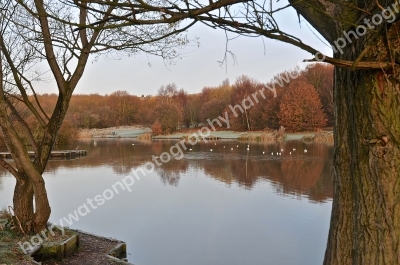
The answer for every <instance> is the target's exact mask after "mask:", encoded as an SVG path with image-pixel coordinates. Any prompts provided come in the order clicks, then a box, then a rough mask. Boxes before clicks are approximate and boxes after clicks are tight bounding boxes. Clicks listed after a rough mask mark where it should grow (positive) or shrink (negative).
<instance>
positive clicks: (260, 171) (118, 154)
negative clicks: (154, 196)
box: [0, 140, 333, 202]
mask: <svg viewBox="0 0 400 265" xmlns="http://www.w3.org/2000/svg"><path fill="white" fill-rule="evenodd" d="M132 143H134V145H132ZM175 143H176V142H173V141H171V142H170V141H153V142H137V141H135V142H134V141H132V140H97V141H96V145H94V142H93V141H87V142H80V143H79V146H80V149H85V150H87V151H88V156H87V157H85V158H82V159H77V160H71V161H62V162H60V161H52V162H50V163H49V164H48V167H47V169H46V171H47V172H54V173H56V171H57V169H58V168H80V167H84V168H85V167H86V168H90V167H93V168H94V167H99V166H107V167H111V168H112V169H113V171H114V172H115V173H116V174H119V175H128V174H130V170H131V169H133V168H136V167H138V166H142V165H144V164H145V163H146V162H152V155H155V156H160V154H161V153H162V152H169V149H170V147H171V146H172V145H174V144H175ZM218 144H219V143H218ZM218 144H217V145H216V146H215V145H214V143H209V144H199V145H196V146H193V151H192V152H191V153H190V155H191V156H190V157H189V155H187V156H186V158H183V159H181V160H175V159H171V161H170V162H168V163H166V164H163V165H162V166H160V167H158V166H156V173H157V174H158V175H159V177H160V180H161V181H162V182H163V183H164V184H166V185H173V186H177V185H178V183H179V180H180V178H181V176H182V174H184V173H185V172H187V171H188V170H189V169H190V168H192V169H193V168H194V169H196V170H199V171H203V172H204V173H205V174H206V175H207V176H209V177H212V178H214V179H216V180H219V181H221V182H224V183H227V184H228V185H231V184H232V183H237V184H238V185H239V186H242V187H244V188H246V189H252V188H253V187H254V186H255V185H256V184H257V182H259V181H262V180H266V181H268V182H271V183H272V186H273V187H274V188H275V191H276V192H277V193H278V194H281V195H290V196H307V197H308V198H310V199H311V200H313V201H318V202H319V201H324V200H327V199H329V198H331V197H332V193H333V191H332V190H333V188H332V177H331V163H332V156H333V148H330V147H327V146H325V145H323V144H312V145H307V144H305V143H302V142H299V141H289V142H285V143H272V144H254V143H252V144H250V152H247V151H246V147H247V144H244V143H237V142H234V144H233V143H231V145H230V146H226V148H223V147H222V146H221V145H220V144H219V145H218ZM225 144H226V145H228V144H229V143H228V142H225V143H223V144H222V145H225ZM76 145H77V144H73V145H72V146H71V147H70V148H71V149H72V147H73V148H75V147H76ZM237 145H239V147H237ZM230 147H234V150H233V151H231V148H230ZM211 148H212V149H213V150H214V152H212V153H211V152H210V149H211ZM293 148H296V149H297V150H296V152H293V151H292V152H293V154H292V156H290V155H288V152H289V151H290V150H292V149H293ZM304 148H307V150H308V153H307V154H306V155H305V154H304V153H303V150H304ZM280 149H285V152H284V155H282V156H281V157H277V156H276V155H274V156H273V157H272V156H271V152H274V153H275V152H277V151H280ZM263 151H265V152H266V154H265V155H262V152H263ZM188 153H189V151H188V152H187V154H188ZM5 175H8V173H7V172H6V171H5V170H4V169H2V168H0V176H5ZM0 180H1V178H0Z"/></svg>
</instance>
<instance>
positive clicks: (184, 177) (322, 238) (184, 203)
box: [0, 139, 333, 265]
mask: <svg viewBox="0 0 400 265" xmlns="http://www.w3.org/2000/svg"><path fill="white" fill-rule="evenodd" d="M132 143H134V145H132ZM175 143H176V142H173V141H154V142H148V143H147V142H139V141H135V140H122V139H119V140H99V141H87V142H79V143H78V144H79V146H80V147H79V149H86V150H87V151H88V156H87V157H86V158H82V159H78V160H70V161H51V162H50V163H49V165H48V168H47V171H46V173H45V175H44V177H45V180H46V186H47V189H48V194H49V199H50V203H51V206H52V215H51V218H50V219H51V221H52V222H54V223H59V220H60V219H61V218H63V217H67V216H68V214H69V213H73V212H74V210H77V209H78V207H79V206H81V205H83V204H84V203H85V202H86V200H87V199H88V198H91V199H93V198H94V197H95V196H96V195H98V194H102V193H103V192H104V191H105V190H106V189H110V188H111V186H112V185H113V184H114V183H115V182H116V181H120V180H122V179H123V178H124V177H125V176H127V175H129V174H130V171H131V170H132V169H134V168H137V167H140V166H142V165H143V164H144V163H146V162H149V161H151V156H152V155H160V154H161V153H162V152H164V151H168V150H169V148H170V147H171V146H172V145H174V144H175ZM215 144H216V145H215ZM224 146H225V148H224ZM75 147H76V144H75V145H74V146H70V148H72V149H75ZM191 148H192V149H193V150H192V151H189V150H188V151H185V156H184V158H183V159H181V160H171V161H170V162H169V163H167V164H165V165H163V166H161V167H157V168H156V170H155V172H153V173H150V174H148V175H146V176H145V177H142V178H141V179H140V180H136V181H135V184H134V185H133V186H132V192H128V191H121V192H120V193H119V194H118V195H115V196H114V197H113V198H112V199H111V200H109V201H106V202H105V203H104V204H103V205H101V206H98V208H97V209H91V208H90V209H91V212H90V213H89V214H87V215H86V216H84V217H80V219H79V221H77V222H74V224H73V225H71V227H72V228H76V229H81V230H85V231H88V232H92V233H96V234H99V235H103V236H107V237H113V238H117V239H120V240H123V241H125V242H127V244H128V253H129V254H128V258H129V261H130V262H132V263H134V264H135V265H188V264H190V265H200V264H201V265H204V264H208V265H228V264H229V265H235V264H238V265H239V264H240V265H242V264H249V265H265V264H271V265H281V264H282V265H292V264H304V265H313V264H315V265H317V264H322V260H323V255H324V251H325V246H326V240H327V235H328V228H329V218H330V211H331V197H332V183H331V175H330V174H331V161H332V154H333V148H332V147H329V146H326V145H323V144H305V143H302V142H297V141H290V142H286V143H280V144H278V143H276V144H275V143H274V144H258V143H250V148H249V151H247V150H246V148H247V143H243V142H236V141H217V142H209V143H202V144H198V145H196V146H193V147H191ZM231 148H233V150H231ZM293 148H296V151H295V152H293V151H292V150H293ZM210 149H213V151H212V152H211V151H210ZM280 149H284V152H283V154H282V156H277V155H276V152H280ZM304 149H307V150H308V152H307V153H304V152H303V150H304ZM289 151H292V155H289ZM263 152H265V154H263ZM271 152H274V155H271ZM14 184H15V181H14V179H13V178H12V177H11V176H9V175H8V174H7V173H6V172H5V171H4V170H2V169H0V207H5V206H7V205H11V203H12V192H13V187H14Z"/></svg>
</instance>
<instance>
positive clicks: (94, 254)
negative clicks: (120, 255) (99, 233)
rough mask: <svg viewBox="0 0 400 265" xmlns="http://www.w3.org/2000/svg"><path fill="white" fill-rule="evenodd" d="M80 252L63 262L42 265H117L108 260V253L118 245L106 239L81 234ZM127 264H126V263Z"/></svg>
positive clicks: (50, 262) (47, 262)
mask: <svg viewBox="0 0 400 265" xmlns="http://www.w3.org/2000/svg"><path fill="white" fill-rule="evenodd" d="M79 238H80V250H79V251H78V252H77V253H75V254H74V255H73V256H72V257H70V258H68V259H65V260H63V261H62V262H55V261H46V262H42V265H109V264H110V265H116V264H119V263H118V262H115V261H112V260H110V259H109V258H107V256H106V255H107V253H108V252H109V251H110V250H111V249H112V248H113V247H115V245H116V244H117V243H116V242H115V241H112V240H108V239H106V238H101V237H96V236H92V235H88V234H82V233H79ZM125 264H126V263H125Z"/></svg>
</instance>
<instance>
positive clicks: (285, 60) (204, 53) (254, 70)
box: [37, 2, 332, 96]
mask: <svg viewBox="0 0 400 265" xmlns="http://www.w3.org/2000/svg"><path fill="white" fill-rule="evenodd" d="M280 4H284V3H283V2H282V3H280ZM301 21H302V22H301V23H299V18H298V16H297V13H296V12H295V10H294V9H292V8H290V9H289V10H287V11H285V12H284V13H282V14H281V15H280V16H279V17H278V24H279V26H280V27H281V29H283V30H284V31H286V32H289V33H292V34H295V35H296V36H297V37H300V38H301V39H302V40H303V42H305V43H307V44H310V45H311V46H313V47H314V48H316V49H318V50H319V51H321V52H322V53H325V54H328V55H331V54H332V51H331V49H330V48H329V47H328V46H327V45H326V44H324V43H323V41H322V40H323V38H322V37H321V36H320V35H319V34H317V32H316V31H315V30H314V29H313V28H312V27H311V26H310V25H309V24H308V23H307V22H306V21H305V20H304V19H303V18H301ZM306 24H307V25H308V26H307V25H306ZM187 34H188V37H189V38H190V39H193V38H195V37H198V38H199V43H200V45H199V46H197V45H193V46H189V47H186V49H185V51H184V53H185V55H184V56H182V57H181V58H178V59H177V60H176V62H175V64H174V65H166V64H165V62H164V61H163V60H162V58H160V57H156V56H149V55H146V54H139V55H136V56H134V57H123V58H121V59H119V60H115V59H114V60H113V59H108V58H105V57H100V58H99V59H98V60H97V61H95V60H94V59H92V60H91V61H90V62H89V63H88V65H87V67H86V70H85V73H84V75H83V77H82V79H81V81H80V83H79V84H78V86H77V88H76V90H75V94H93V93H98V94H101V95H105V94H111V93H112V92H114V91H117V90H126V91H128V92H129V93H130V94H132V95H138V96H141V95H156V94H157V90H158V89H159V88H160V86H162V85H166V84H168V83H175V84H176V85H177V87H178V89H181V88H183V89H184V90H185V91H187V92H189V93H198V92H200V91H201V90H202V89H203V87H206V86H208V87H210V86H211V87H212V86H218V85H219V84H221V83H222V81H223V80H225V79H227V78H228V79H229V81H230V82H231V83H234V81H235V80H236V78H237V77H239V76H241V75H247V76H249V77H251V78H253V79H256V80H257V81H259V82H261V83H266V82H268V81H269V80H270V79H271V78H272V77H273V76H274V75H276V74H278V73H280V72H282V71H284V70H289V69H293V68H295V67H296V66H303V67H304V66H305V65H306V64H305V63H302V61H303V60H304V59H310V58H312V55H311V54H309V53H308V52H305V51H303V50H301V49H300V48H297V47H293V46H291V45H289V44H285V43H282V42H278V41H275V40H270V39H266V38H261V37H258V38H249V37H239V38H236V39H234V40H231V41H230V42H229V44H228V45H229V46H228V50H229V51H231V52H232V53H234V54H235V57H236V60H235V61H234V60H233V59H232V58H231V57H228V63H227V65H224V66H221V65H220V64H219V63H218V61H221V60H222V59H223V57H224V52H225V45H226V38H225V33H224V32H223V31H222V30H216V29H212V28H209V27H206V26H205V25H202V24H201V25H200V24H199V25H195V26H194V27H192V28H190V29H189V30H188V33H187ZM317 36H318V37H317ZM229 37H230V38H232V37H236V35H234V34H230V35H229ZM37 92H39V93H56V92H57V88H56V86H55V83H54V82H50V83H41V84H39V85H38V87H37Z"/></svg>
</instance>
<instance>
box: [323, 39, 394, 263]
mask: <svg viewBox="0 0 400 265" xmlns="http://www.w3.org/2000/svg"><path fill="white" fill-rule="evenodd" d="M382 43H383V42H381V44H382ZM381 44H378V45H377V46H376V47H374V48H373V49H372V50H371V53H369V54H370V55H373V54H374V55H376V54H378V53H379V52H378V49H379V48H378V47H382V46H381ZM382 45H383V44H382ZM364 48H365V47H358V48H357V50H363V49H364ZM354 54H357V52H356V53H354ZM343 57H344V59H347V60H354V59H355V58H352V55H351V54H347V55H344V56H343ZM343 57H342V58H343ZM346 57H347V58H346ZM377 59H379V58H377ZM395 70H396V71H399V70H398V69H395ZM399 87H400V81H399V75H398V74H397V73H395V72H394V70H393V69H392V70H390V71H389V70H388V71H383V70H369V71H365V70H350V69H344V68H335V88H334V94H335V112H336V118H335V119H336V120H335V157H334V185H335V191H334V200H333V206H332V217H331V226H330V231H329V237H328V245H327V250H326V253H325V260H324V264H325V265H328V264H330V265H332V264H337V265H339V264H340V265H346V264H352V265H355V264H360V265H361V264H363V265H366V264H391V265H392V264H400V204H399V202H400V182H399V181H400V172H399V168H400V145H399V141H400V111H399V108H400V88H399Z"/></svg>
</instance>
